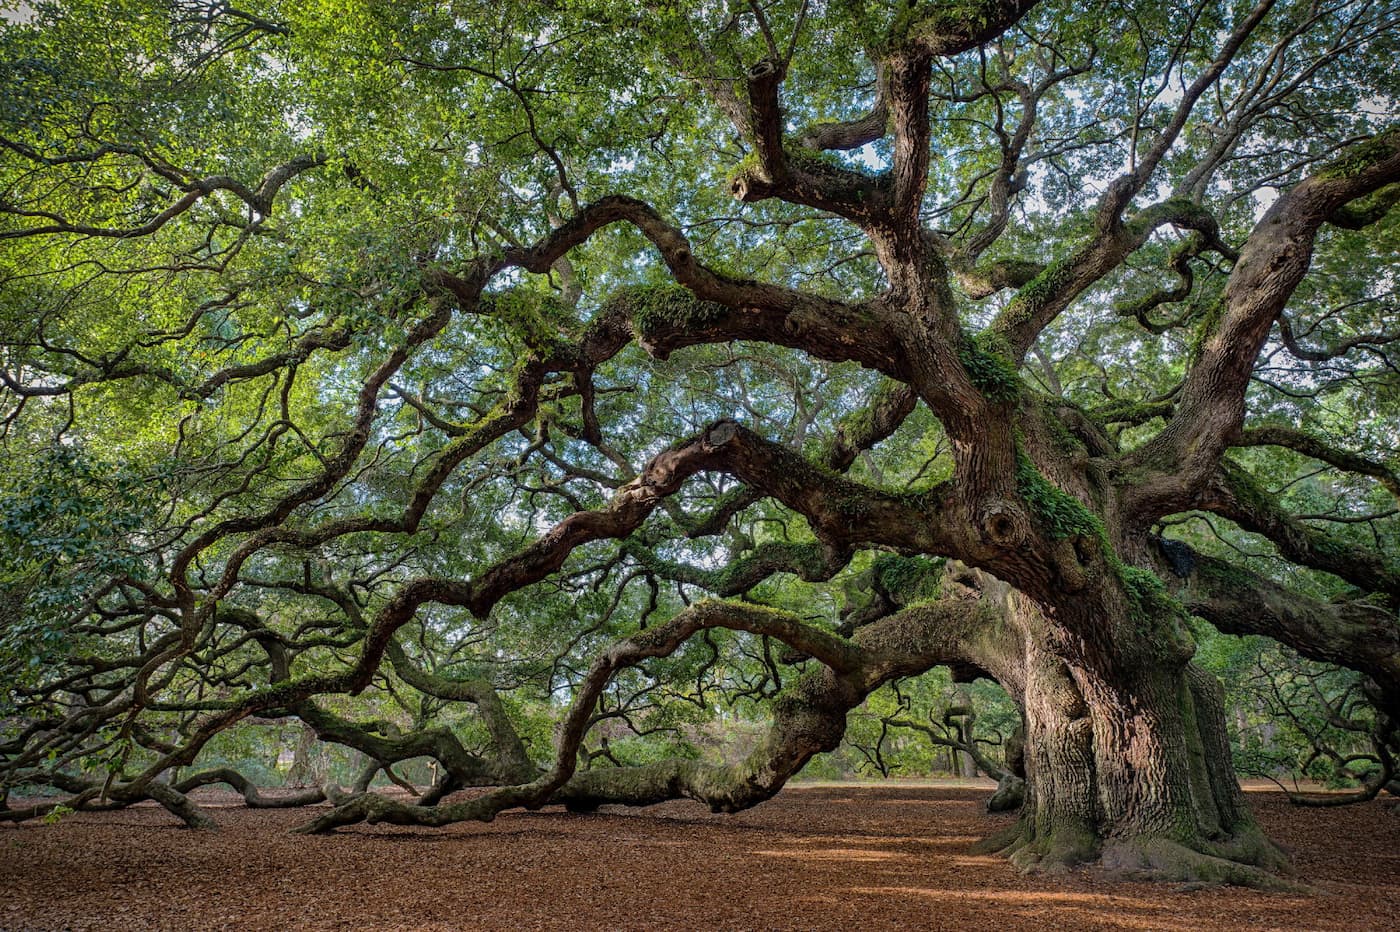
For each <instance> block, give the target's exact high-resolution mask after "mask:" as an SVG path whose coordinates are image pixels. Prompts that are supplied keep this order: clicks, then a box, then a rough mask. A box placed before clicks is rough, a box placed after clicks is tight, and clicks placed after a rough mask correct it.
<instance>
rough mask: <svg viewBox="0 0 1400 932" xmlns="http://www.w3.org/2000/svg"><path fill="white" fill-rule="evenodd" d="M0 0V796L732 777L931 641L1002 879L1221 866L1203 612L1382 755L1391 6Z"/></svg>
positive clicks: (443, 815)
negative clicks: (950, 687) (265, 785)
mask: <svg viewBox="0 0 1400 932" xmlns="http://www.w3.org/2000/svg"><path fill="white" fill-rule="evenodd" d="M8 20H9V21H8V22H7V23H6V24H5V26H4V28H3V31H0V49H2V51H0V69H3V72H4V74H3V77H4V80H3V82H0V87H3V91H0V93H2V94H3V95H4V99H3V105H0V242H3V249H0V428H3V446H4V451H5V455H4V459H3V463H2V464H0V535H3V541H2V542H0V605H3V607H4V615H3V622H0V624H3V627H0V671H3V673H0V675H3V678H4V682H5V684H6V689H5V690H4V692H3V693H0V781H3V782H0V786H4V787H7V788H8V787H16V786H31V785H38V786H49V787H55V788H58V789H60V790H63V791H65V792H66V793H68V794H69V796H68V797H67V805H69V806H70V807H79V806H99V805H123V804H129V803H131V802H134V801H137V800H140V799H146V798H154V799H156V800H157V801H159V802H160V803H162V804H163V805H165V806H166V807H167V808H169V809H171V811H173V812H175V813H177V814H178V815H180V816H181V817H182V818H184V819H185V820H186V821H187V822H189V823H191V824H205V823H206V821H207V817H206V816H204V815H203V814H202V813H201V812H200V810H199V809H198V807H196V806H195V805H193V804H192V803H191V802H190V801H189V799H188V798H187V796H186V793H187V792H188V790H189V789H191V788H193V787H194V786H197V785H201V784H202V783H209V782H227V783H230V784H233V785H235V786H236V787H238V788H239V789H244V787H247V791H246V792H247V794H248V796H249V800H250V802H253V801H255V800H257V799H258V798H259V797H258V794H257V789H256V787H255V786H253V785H252V784H251V783H249V781H248V780H247V778H246V776H245V775H243V774H240V773H237V772H233V771H230V770H228V769H227V768H223V767H221V766H215V765H217V764H219V761H220V759H221V758H220V754H221V753H222V752H221V751H220V747H221V745H220V743H221V742H228V741H231V740H233V737H234V736H236V735H237V734H238V732H239V729H240V728H244V727H247V726H248V724H249V723H251V722H269V721H287V722H300V723H303V724H304V726H305V727H306V728H308V729H309V730H310V732H314V734H315V736H316V738H317V739H319V740H320V741H322V742H328V743H333V744H336V745H340V746H344V747H348V748H353V749H355V750H356V751H358V752H360V753H361V754H363V755H364V756H365V758H366V759H367V760H369V761H370V762H371V769H370V772H369V775H368V776H367V777H366V778H365V779H364V780H363V781H361V784H360V785H359V786H358V787H357V788H356V789H355V790H352V791H351V792H349V793H346V794H344V795H341V793H340V791H338V790H336V789H335V788H333V787H327V788H325V789H321V790H314V791H312V792H310V793H309V794H307V796H306V800H310V799H317V800H319V799H321V798H323V796H324V795H326V794H327V793H329V795H330V796H331V797H332V798H333V800H334V801H335V802H336V803H337V805H336V806H335V808H333V809H332V810H330V811H328V812H327V813H324V814H322V815H320V816H318V817H317V818H316V819H314V820H313V821H311V822H309V823H308V826H307V827H308V830H312V831H325V830H331V829H333V828H335V827H337V826H340V825H346V824H350V823H353V822H357V821H362V820H365V819H370V820H388V821H395V822H404V823H413V824H428V825H433V824H444V823H447V822H452V821H459V820H462V819H472V818H479V819H489V818H491V817H493V816H494V815H495V814H496V813H497V812H500V811H502V810H503V809H507V808H512V807H518V806H525V807H538V806H541V805H545V804H550V803H563V804H566V805H569V806H570V807H572V808H578V809H588V808H592V807H595V806H598V805H601V804H605V803H616V802H620V803H628V804H635V805H642V804H647V803H650V802H656V801H660V800H663V799H670V798H675V797H681V796H684V797H692V798H695V799H698V800H700V801H702V802H704V803H706V804H708V805H709V806H711V807H712V808H714V809H716V810H730V811H732V810H737V809H741V808H744V807H746V806H751V805H753V804H755V803H757V802H760V801H761V800H763V799H766V798H768V797H770V796H771V795H772V794H773V793H776V792H777V791H778V790H779V789H780V788H781V787H782V786H783V784H784V783H785V782H786V781H787V780H788V779H790V778H791V777H792V776H793V775H794V774H795V773H797V772H798V771H799V770H800V769H801V768H802V767H803V765H804V764H806V763H807V762H808V761H809V760H810V759H811V758H812V757H813V756H814V755H816V754H818V753H821V752H824V751H830V750H832V749H833V748H835V747H837V745H838V744H839V743H840V741H841V739H842V736H843V733H844V732H845V729H846V725H847V714H848V713H849V712H850V711H851V710H853V709H856V708H858V707H860V706H861V703H862V702H863V701H864V700H865V699H866V697H867V696H869V695H871V694H872V693H873V692H875V691H876V690H877V689H879V688H881V687H882V686H885V685H886V684H889V683H892V682H898V681H900V680H902V679H904V678H906V677H915V676H919V675H921V674H923V673H925V672H926V671H929V670H933V669H937V668H946V669H947V670H949V671H950V675H951V677H952V679H953V680H955V681H958V682H966V681H971V680H974V679H986V680H991V681H995V682H996V683H997V684H999V685H1000V686H1001V687H1002V688H1003V689H1004V690H1005V691H1006V693H1007V694H1008V695H1009V696H1010V698H1011V700H1012V701H1013V702H1014V704H1015V706H1016V709H1017V710H1018V711H1019V713H1020V718H1021V720H1022V724H1021V725H1020V727H1019V729H1018V737H1017V743H1018V745H1020V744H1024V753H1023V754H1020V755H1017V759H1016V761H1015V762H1014V763H1013V762H1011V760H1010V757H1009V756H1008V764H1007V765H1006V766H1007V768H1008V772H1010V771H1013V770H1014V771H1016V773H1015V774H1014V775H1015V776H1017V777H1018V778H1019V779H1023V780H1024V781H1025V789H1026V799H1025V803H1024V806H1023V808H1022V818H1021V820H1020V822H1019V823H1018V825H1017V826H1016V830H1015V833H1014V834H1012V835H1007V836H1005V837H1002V838H1000V839H997V840H996V842H995V843H994V845H993V847H999V848H1003V849H1004V850H1005V851H1006V852H1007V853H1008V854H1009V855H1010V856H1011V858H1012V860H1013V862H1014V863H1016V864H1017V865H1018V866H1019V867H1022V868H1024V869H1037V868H1058V867H1061V866H1064V865H1067V864H1075V863H1080V862H1083V861H1094V860H1098V861H1100V862H1102V863H1104V864H1106V865H1109V866H1113V867H1116V868H1119V869H1122V870H1126V871H1132V872H1138V873H1141V874H1143V875H1145V876H1154V877H1166V878H1182V877H1192V878H1196V877H1205V878H1209V879H1224V880H1231V881H1235V882H1242V883H1254V884H1261V885H1269V884H1273V883H1277V882H1278V881H1277V877H1276V873H1275V872H1276V871H1279V870H1282V869H1286V859H1285V858H1284V857H1283V856H1282V855H1281V854H1280V853H1279V852H1278V851H1277V850H1276V849H1275V848H1274V847H1273V846H1272V845H1271V844H1270V843H1269V842H1268V841H1267V839H1265V838H1264V837H1263V836H1262V834H1260V833H1259V832H1258V830H1257V829H1256V828H1255V827H1254V824H1253V821H1252V819H1251V818H1250V816H1249V813H1248V809H1247V807H1246V806H1245V805H1244V803H1243V800H1242V798H1241V797H1240V794H1239V791H1238V788H1237V786H1236V784H1235V780H1234V773H1233V770H1232V768H1231V762H1230V753H1229V747H1228V739H1227V736H1226V730H1225V729H1226V726H1225V716H1224V710H1223V703H1222V694H1221V689H1220V686H1219V684H1218V682H1217V681H1216V680H1215V678H1214V677H1213V676H1211V675H1210V674H1209V673H1208V672H1206V671H1205V670H1203V668H1202V666H1201V665H1200V664H1199V663H1197V662H1195V661H1193V656H1194V655H1196V654H1197V646H1198V643H1201V642H1206V641H1209V639H1210V638H1212V637H1214V636H1215V635H1214V632H1215V631H1217V630H1218V631H1220V632H1227V633H1231V634H1251V635H1262V636H1264V637H1266V638H1269V639H1272V640H1273V641H1276V642H1278V643H1280V644H1282V645H1285V646H1286V647H1287V648H1288V649H1289V650H1291V651H1296V652H1297V654H1299V655H1301V656H1303V657H1305V658H1310V659H1311V660H1314V661H1319V662H1324V663H1326V664H1330V665H1333V666H1334V667H1336V668H1340V669H1342V670H1344V671H1346V672H1345V673H1342V674H1338V675H1341V676H1344V677H1349V679H1347V681H1346V685H1344V686H1339V687H1338V689H1342V690H1346V691H1347V692H1346V695H1348V696H1352V697H1353V699H1354V700H1355V701H1358V702H1363V704H1364V706H1365V708H1366V709H1367V710H1369V711H1367V712H1366V713H1365V714H1364V715H1363V716H1362V719H1361V721H1363V724H1362V725H1360V726H1358V728H1360V729H1361V730H1364V731H1367V732H1368V733H1369V734H1370V738H1371V739H1372V745H1373V750H1372V752H1371V759H1372V760H1373V761H1374V762H1375V763H1376V765H1377V766H1376V769H1375V771H1374V773H1373V774H1372V776H1371V777H1370V778H1369V781H1368V783H1367V785H1366V787H1365V788H1364V789H1363V792H1367V793H1372V794H1374V793H1375V792H1378V791H1380V789H1381V788H1382V787H1383V786H1384V785H1386V784H1387V782H1389V781H1391V780H1392V779H1393V777H1394V772H1395V771H1394V760H1393V759H1394V754H1395V753H1396V747H1397V738H1396V727H1397V722H1400V621H1398V620H1397V609H1400V547H1397V543H1400V535H1397V527H1400V523H1397V516H1398V515H1400V506H1398V505H1397V503H1398V502H1400V467H1397V465H1396V464H1397V456H1400V435H1398V434H1397V429H1396V424H1397V423H1400V421H1398V420H1397V415H1400V368H1398V367H1397V364H1398V363H1400V355H1398V354H1397V349H1396V347H1397V346H1400V343H1397V339H1400V314H1397V311H1396V287H1397V282H1396V265H1395V257H1396V254H1397V244H1400V225H1397V223H1396V214H1397V212H1396V211H1394V210H1392V207H1393V206H1394V205H1395V203H1396V202H1397V200H1400V130H1397V128H1396V122H1395V121H1396V117H1397V112H1396V111H1397V109H1400V104H1397V101H1398V100H1400V86H1397V85H1398V84H1400V77H1397V75H1396V72H1395V69H1394V67H1393V62H1394V60H1395V58H1396V56H1397V54H1400V28H1398V27H1400V7H1397V6H1396V5H1395V4H1394V3H1391V2H1372V0H1337V2H1316V0H1306V2H1304V0H1260V2H1258V3H1257V4H1255V5H1252V6H1251V5H1250V4H1248V3H1229V2H1219V0H1185V2H1182V3H1179V4H1166V5H1164V4H1158V3H1138V2H1135V0H1092V2H1089V3H1081V4H1064V3H1052V2H1046V3H1034V2H1030V0H953V2H945V3H931V2H919V0H899V2H889V3H886V2H874V0H868V2H867V0H827V2H819V0H770V2H750V3H741V2H738V0H734V2H728V3H701V4H673V3H669V2H657V3H643V4H634V3H620V2H612V0H579V2H574V0H548V2H537V3H535V2H532V3H521V4H500V3H482V2H477V0H445V2H440V3H436V4H413V3H403V4H398V3H396V4H374V3H368V2H355V0H341V2H331V0H313V2H305V0H299V2H297V3H290V2H281V0H250V2H248V3H246V4H240V5H238V6H234V5H230V4H228V3H225V2H222V0H220V2H205V0H117V2H112V0H103V2H64V3H61V4H58V3H40V4H36V5H35V7H34V10H33V11H32V12H27V13H24V14H21V13H19V12H12V13H10V14H9V15H8ZM1201 659H1203V658H1201V657H1196V660H1201ZM1336 694H1337V693H1329V694H1328V695H1336ZM1353 699H1344V700H1337V701H1338V702H1340V703H1343V705H1345V704H1346V703H1351V702H1353ZM1341 708H1342V706H1338V707H1337V709H1341ZM1334 711H1336V709H1334ZM1354 711H1355V709H1354V708H1352V706H1347V711H1346V712H1345V714H1343V713H1341V712H1338V714H1337V715H1335V716H1333V717H1334V718H1337V717H1338V716H1340V717H1342V718H1345V716H1346V715H1352V714H1353V713H1354ZM892 714H893V713H891V715H892ZM890 717H891V716H890V715H886V716H885V720H886V724H888V719H889V718H890ZM759 718H762V719H765V720H769V721H770V722H771V724H769V725H768V726H766V727H765V728H764V729H763V730H761V731H760V732H758V733H755V734H750V735H748V736H747V738H745V739H744V740H743V741H739V742H737V744H738V745H742V746H731V747H729V748H728V749H727V750H724V749H718V750H717V749H716V747H715V746H713V745H714V741H715V739H716V738H717V737H722V736H723V735H725V733H726V728H725V726H724V723H725V721H727V720H729V721H732V722H736V723H737V722H742V723H751V722H753V721H755V720H756V719H759ZM1347 720H1348V721H1351V720H1353V719H1347ZM949 721H951V719H950V720H949ZM1004 724H1007V725H1008V734H1009V728H1010V727H1014V726H1011V725H1010V723H1004ZM949 727H951V726H949ZM742 731H743V729H741V728H734V729H730V733H731V734H738V733H740V732H742ZM932 734H933V733H932V732H930V735H932ZM939 734H941V735H942V736H943V737H944V739H945V740H946V739H948V736H949V735H950V734H953V735H954V737H955V738H956V739H957V740H960V741H963V743H964V745H965V744H966V739H967V735H964V734H962V733H961V732H959V731H957V730H956V729H954V732H948V731H947V730H946V729H945V730H943V731H940V732H939ZM424 757H426V758H431V759H432V760H433V761H434V762H435V767H436V768H437V769H436V773H437V779H436V781H435V783H434V784H433V787H432V788H431V789H430V790H428V791H427V793H426V794H424V796H423V798H422V799H420V800H419V801H418V802H417V803H416V804H413V805H408V804H404V803H401V802H397V801H394V800H392V799H390V798H388V797H386V796H383V795H378V794H374V793H370V792H364V790H365V789H366V787H367V786H368V780H369V777H372V776H373V774H374V772H375V771H376V770H378V769H381V768H383V769H386V771H387V772H388V773H389V774H391V775H392V774H393V773H394V772H393V770H392V767H393V765H395V764H396V763H399V762H402V761H407V760H411V759H416V758H424ZM211 768H212V769H211ZM396 779H397V778H396ZM465 786H492V787H495V789H493V790H492V791H490V792H488V793H486V794H484V795H477V796H474V797H472V798H470V799H469V800H467V801H464V802H463V801H452V800H448V799H447V796H448V794H450V793H452V792H453V791H454V790H456V789H459V788H462V787H465ZM45 811H48V809H47V808H46V807H44V806H38V807H28V808H13V809H8V808H7V809H0V816H4V817H6V818H22V817H31V816H37V815H41V814H43V812H45Z"/></svg>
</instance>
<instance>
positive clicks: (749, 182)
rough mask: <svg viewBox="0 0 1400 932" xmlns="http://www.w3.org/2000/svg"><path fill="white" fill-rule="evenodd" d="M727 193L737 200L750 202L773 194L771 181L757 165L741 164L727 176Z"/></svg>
mask: <svg viewBox="0 0 1400 932" xmlns="http://www.w3.org/2000/svg"><path fill="white" fill-rule="evenodd" d="M729 195H730V197H733V198H734V199H735V200H737V201H742V202H743V203H745V204H752V203H754V202H756V201H762V200H765V199H767V198H770V197H772V196H773V182H772V181H771V180H770V179H768V178H767V177H765V176H764V174H763V170H762V169H761V168H760V167H759V166H757V165H741V166H740V167H739V168H738V169H736V170H735V172H734V174H733V175H731V176H730V178H729Z"/></svg>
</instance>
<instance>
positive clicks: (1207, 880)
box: [972, 820, 1316, 893]
mask: <svg viewBox="0 0 1400 932" xmlns="http://www.w3.org/2000/svg"><path fill="white" fill-rule="evenodd" d="M1203 847H1205V848H1206V849H1207V850H1204V851H1202V850H1196V849H1195V848H1191V847H1188V846H1187V845H1184V844H1181V843H1180V842H1176V841H1172V840H1170V839H1167V838H1162V837H1149V838H1132V839H1110V840H1108V841H1101V840H1100V839H1098V838H1097V837H1095V836H1094V835H1092V834H1090V833H1087V832H1076V831H1069V830H1064V831H1058V832H1055V833H1054V834H1052V835H1050V836H1048V837H1042V838H1031V837H1029V835H1028V833H1027V832H1026V827H1025V823H1024V820H1022V821H1018V822H1016V823H1015V824H1014V825H1009V826H1007V827H1006V828H1004V829H1002V830H1001V831H999V832H996V833H995V834H993V835H991V836H989V837H987V838H985V839H983V840H982V841H980V842H978V843H977V844H975V845H973V847H972V853H974V854H981V855H987V854H997V855H1001V856H1003V857H1005V858H1007V859H1008V860H1009V861H1010V862H1011V863H1012V865H1014V866H1015V867H1016V868H1017V870H1019V871H1020V872H1021V873H1023V874H1048V875H1059V874H1064V873H1066V872H1068V871H1070V870H1074V869H1077V868H1091V869H1093V868H1097V869H1099V870H1102V871H1104V872H1105V873H1106V874H1108V875H1109V876H1111V877H1113V878H1116V879H1122V880H1145V881H1156V882H1163V883H1183V884H1190V885H1192V886H1220V885H1224V884H1230V885H1234V886H1239V887H1250V888H1253V889H1256V890H1274V891H1283V892H1290V893H1315V892H1316V891H1315V890H1313V889H1312V888H1310V887H1308V886H1306V885H1305V884H1301V883H1298V882H1296V881H1294V880H1292V879H1290V877H1289V876H1288V875H1290V874H1291V873H1292V867H1291V865H1290V863H1289V861H1288V857H1287V855H1285V854H1284V853H1283V852H1282V851H1281V850H1280V849H1279V848H1278V847H1277V846H1276V845H1274V844H1273V843H1272V842H1270V841H1269V840H1268V839H1267V838H1266V837H1265V836H1264V835H1263V833H1261V832H1259V831H1257V830H1251V831H1246V832H1244V833H1242V834H1240V835H1237V836H1235V837H1233V838H1231V839H1229V840H1228V841H1224V842H1207V843H1204V845H1203Z"/></svg>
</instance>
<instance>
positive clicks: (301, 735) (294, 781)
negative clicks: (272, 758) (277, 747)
mask: <svg viewBox="0 0 1400 932" xmlns="http://www.w3.org/2000/svg"><path fill="white" fill-rule="evenodd" d="M299 724H300V726H301V727H300V730H299V731H298V734H297V743H296V746H295V748H294V749H293V751H292V767H291V769H290V770H288V771H287V779H286V785H287V786H306V785H308V784H315V785H317V786H319V785H320V784H321V783H322V782H323V781H324V777H325V774H323V773H317V772H316V770H317V768H316V767H315V763H314V760H313V758H314V757H315V752H316V748H317V741H316V732H315V730H314V729H312V727H311V726H310V725H307V724H305V723H304V722H303V723H299Z"/></svg>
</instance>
